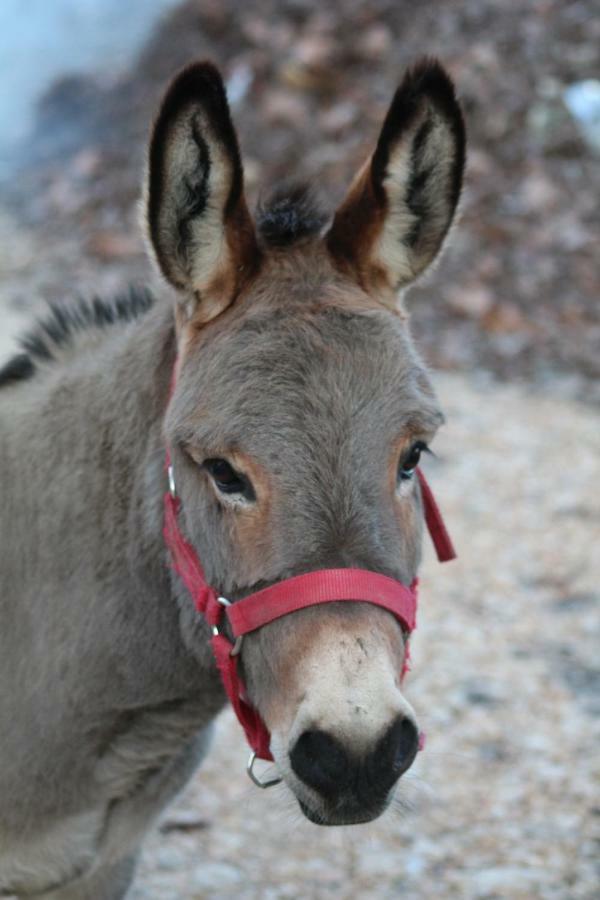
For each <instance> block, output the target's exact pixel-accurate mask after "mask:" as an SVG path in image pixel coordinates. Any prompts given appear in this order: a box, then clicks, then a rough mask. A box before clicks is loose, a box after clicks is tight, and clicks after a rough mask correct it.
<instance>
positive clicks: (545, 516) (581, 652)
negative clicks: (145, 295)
mask: <svg viewBox="0 0 600 900" xmlns="http://www.w3.org/2000/svg"><path fill="white" fill-rule="evenodd" d="M438 382H439V385H438V387H439V391H440V394H441V397H442V400H443V402H444V406H445V409H446V412H447V414H448V420H449V424H448V426H447V427H446V428H445V429H444V431H443V434H442V435H440V439H439V440H437V441H436V450H437V452H438V459H437V460H435V461H433V462H430V463H429V472H430V476H431V481H432V483H433V484H434V486H435V489H436V491H437V493H438V495H439V499H440V502H441V503H442V505H443V509H444V511H445V514H446V517H447V521H448V523H449V525H450V526H451V529H452V534H453V536H454V538H455V541H456V544H457V547H458V549H459V553H460V558H459V560H458V561H457V562H455V563H453V564H451V565H447V566H439V565H438V564H437V562H436V561H435V560H434V558H433V553H432V552H428V553H427V558H426V561H425V565H424V570H423V578H422V595H421V597H422V600H421V610H420V621H419V629H418V631H417V632H416V634H415V638H414V649H413V672H412V674H411V675H410V676H409V679H408V682H407V693H408V696H409V697H410V699H411V701H412V702H413V703H414V705H415V707H416V709H417V713H418V714H419V716H420V721H421V723H422V724H423V726H424V727H425V729H426V731H427V747H426V750H425V752H424V753H422V754H420V756H419V758H418V761H417V763H416V764H415V765H414V766H413V769H412V770H411V771H410V773H409V774H408V775H407V776H406V777H405V778H404V779H403V780H402V784H401V789H400V791H399V798H400V800H399V803H398V804H396V805H395V806H394V807H393V808H392V809H391V810H390V811H389V812H388V813H387V814H386V815H385V816H384V817H383V818H382V819H381V820H379V821H378V822H376V823H374V824H371V825H368V826H355V827H353V828H349V829H322V828H319V827H318V826H314V825H311V824H309V823H308V822H306V820H304V818H303V817H302V815H301V814H300V812H299V811H298V810H297V807H296V805H295V802H294V801H293V800H292V799H291V797H290V795H289V794H288V793H287V792H286V790H285V789H284V788H275V789H272V790H271V791H264V792H262V791H259V790H257V789H255V788H254V787H253V786H252V785H251V784H250V782H249V781H248V780H247V778H246V776H245V774H244V771H243V768H244V763H245V759H246V752H247V751H246V749H245V746H244V741H243V739H242V736H241V732H240V728H239V726H238V725H237V723H236V722H235V721H234V720H233V717H232V715H231V714H230V713H226V714H224V715H223V716H222V718H221V719H220V720H219V723H218V729H217V737H216V741H215V745H214V748H213V750H212V752H211V754H210V757H209V759H208V760H207V762H206V764H205V766H204V767H203V768H202V769H201V771H200V772H199V773H198V775H197V776H196V777H195V778H194V780H193V782H192V783H191V785H190V787H189V789H188V790H187V791H186V792H185V794H184V795H183V796H182V797H181V799H180V801H179V802H178V803H177V804H176V805H175V806H174V807H173V808H172V809H171V810H170V811H169V813H168V815H167V817H166V820H165V823H164V824H163V829H165V830H163V831H162V832H158V833H157V834H156V835H155V836H154V837H153V838H152V839H151V840H150V841H149V843H148V845H147V849H146V852H145V855H144V859H143V862H142V865H141V867H140V872H139V878H138V881H137V886H136V889H135V891H134V892H133V898H134V900H184V898H185V900H193V898H221V897H222V898H229V897H236V898H248V900H250V898H260V900H267V898H299V897H310V898H315V900H319V898H339V900H341V898H354V897H366V896H369V897H377V898H388V897H390V898H391V897H399V896H402V897H405V898H415V900H423V898H427V900H428V898H434V897H444V898H446V897H461V898H478V900H479V898H481V900H483V898H486V900H491V898H515V900H516V898H548V900H551V898H552V900H554V898H556V900H558V898H560V900H567V898H568V900H576V898H592V897H597V896H598V871H597V868H596V865H595V864H597V839H598V837H600V831H599V829H598V822H599V818H598V817H599V814H600V808H599V807H598V794H597V787H598V776H599V775H600V760H599V758H598V752H597V746H598V743H597V742H598V736H599V734H598V731H599V729H598V719H597V718H595V716H597V714H598V712H600V697H599V693H598V684H599V676H600V672H599V669H598V662H597V660H598V657H597V648H598V624H599V623H598V613H597V609H598V607H597V583H598V576H599V574H600V571H599V567H598V563H597V557H596V556H595V554H593V553H592V552H591V551H592V546H593V545H594V542H597V540H598V538H600V526H599V519H600V502H599V498H598V495H597V494H596V496H594V495H593V493H592V490H591V486H592V485H594V484H597V483H598V480H599V479H600V455H599V454H598V449H599V446H598V445H599V443H600V432H599V429H598V421H597V418H594V415H593V414H592V413H591V412H590V410H589V409H587V408H585V407H583V406H578V405H577V404H574V403H570V402H560V401H559V402H557V401H555V400H553V399H552V398H550V397H540V396H534V395H531V394H528V393H527V392H526V391H524V390H521V389H518V388H514V387H507V386H498V385H495V384H493V383H490V382H488V381H487V380H482V379H481V378H480V379H477V378H471V379H467V378H465V377H462V376H457V375H449V374H446V375H444V376H443V377H439V378H438Z"/></svg>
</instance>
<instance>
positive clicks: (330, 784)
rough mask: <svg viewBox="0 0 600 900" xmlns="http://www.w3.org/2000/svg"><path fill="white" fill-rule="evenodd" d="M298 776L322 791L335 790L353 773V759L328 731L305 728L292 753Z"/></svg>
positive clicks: (291, 756)
mask: <svg viewBox="0 0 600 900" xmlns="http://www.w3.org/2000/svg"><path fill="white" fill-rule="evenodd" d="M290 763H291V766H292V769H293V771H294V772H295V773H296V775H297V776H298V778H300V779H301V780H302V781H304V782H305V783H306V784H307V785H308V786H309V787H312V788H314V789H315V790H316V791H319V793H321V794H325V795H327V794H333V793H335V792H337V791H339V790H340V788H343V787H344V786H345V785H346V784H347V782H348V780H349V777H350V770H351V766H350V760H349V758H348V755H347V753H346V751H345V750H344V748H343V747H342V746H341V745H340V744H339V743H338V742H337V741H336V740H335V739H334V738H332V737H330V736H329V735H328V734H326V733H325V732H324V731H305V732H303V734H301V735H300V737H299V738H298V740H297V741H296V743H295V744H294V747H293V749H292V751H291V753H290Z"/></svg>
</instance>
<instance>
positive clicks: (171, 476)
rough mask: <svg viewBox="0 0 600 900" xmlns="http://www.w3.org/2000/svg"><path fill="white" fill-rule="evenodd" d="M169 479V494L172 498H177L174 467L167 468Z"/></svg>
mask: <svg viewBox="0 0 600 900" xmlns="http://www.w3.org/2000/svg"><path fill="white" fill-rule="evenodd" d="M167 478H168V479H169V493H170V495H171V497H176V496H177V492H176V490H175V473H174V472H173V466H172V465H169V466H168V467H167Z"/></svg>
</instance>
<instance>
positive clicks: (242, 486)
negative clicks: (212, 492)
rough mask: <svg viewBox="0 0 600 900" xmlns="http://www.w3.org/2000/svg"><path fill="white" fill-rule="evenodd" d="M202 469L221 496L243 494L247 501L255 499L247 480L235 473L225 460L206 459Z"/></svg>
mask: <svg viewBox="0 0 600 900" xmlns="http://www.w3.org/2000/svg"><path fill="white" fill-rule="evenodd" d="M204 468H205V469H206V471H207V472H208V473H209V474H210V476H211V477H212V479H213V481H214V483H215V484H216V486H217V487H218V488H219V490H220V491H221V492H222V493H223V494H243V495H244V496H245V497H246V499H247V500H254V499H255V497H254V491H253V490H252V485H251V484H250V482H249V481H248V479H247V478H246V477H245V476H244V475H241V474H240V473H239V472H236V471H235V469H234V468H233V466H232V465H230V463H228V462H227V460H226V459H207V460H205V461H204Z"/></svg>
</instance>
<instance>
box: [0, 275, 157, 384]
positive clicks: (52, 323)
mask: <svg viewBox="0 0 600 900" xmlns="http://www.w3.org/2000/svg"><path fill="white" fill-rule="evenodd" d="M153 303H154V296H153V295H152V294H151V293H150V291H148V290H147V289H146V288H133V287H131V288H130V289H129V291H128V292H127V293H124V294H120V295H117V296H116V297H114V298H113V299H112V300H101V299H100V298H99V297H94V298H93V299H92V300H84V299H79V300H77V301H75V302H74V303H71V304H68V305H65V306H59V305H58V304H55V303H52V304H50V311H49V313H48V314H47V315H46V316H45V317H44V318H43V319H40V321H39V322H38V324H37V326H36V327H35V328H34V329H33V330H32V331H30V332H29V334H26V335H25V336H24V337H23V338H21V340H20V341H19V343H20V345H21V348H22V351H23V352H22V353H17V354H16V355H15V356H13V357H12V358H11V359H9V361H8V362H7V363H6V364H5V365H4V366H2V367H1V368H0V387H1V386H2V385H4V384H10V383H12V382H15V381H24V380H26V379H27V378H31V376H32V375H34V374H35V371H36V360H42V361H44V362H49V361H51V360H54V359H56V350H57V349H60V348H61V347H64V346H66V345H68V344H70V343H71V342H72V341H73V339H74V337H75V336H76V335H77V334H80V333H81V332H83V331H89V330H90V329H93V328H100V329H103V328H106V327H108V326H109V325H115V324H118V323H120V322H131V321H132V320H133V319H137V318H138V317H139V316H141V315H143V314H144V313H145V312H147V311H148V310H149V309H150V307H151V306H152V305H153Z"/></svg>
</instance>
